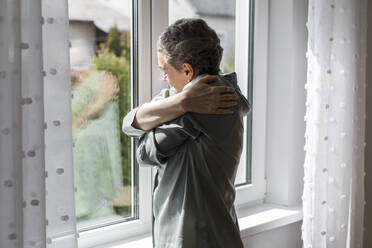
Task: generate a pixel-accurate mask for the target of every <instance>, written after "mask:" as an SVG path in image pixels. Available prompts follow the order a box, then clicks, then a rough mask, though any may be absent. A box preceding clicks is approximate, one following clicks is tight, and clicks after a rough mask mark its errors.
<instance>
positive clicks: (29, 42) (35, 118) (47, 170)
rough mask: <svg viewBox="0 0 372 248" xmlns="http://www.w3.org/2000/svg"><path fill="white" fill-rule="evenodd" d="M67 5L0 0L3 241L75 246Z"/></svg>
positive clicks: (9, 247)
mask: <svg viewBox="0 0 372 248" xmlns="http://www.w3.org/2000/svg"><path fill="white" fill-rule="evenodd" d="M67 13H68V12H67V0H43V1H41V0H35V1H34V0H0V247H4V248H5V247H6V248H12V247H17V248H18V247H46V246H48V247H69V248H70V247H71V248H73V247H77V242H76V225H75V205H74V184H73V182H74V180H73V166H72V138H71V119H70V116H71V109H70V99H71V90H70V81H69V80H70V76H69V75H70V74H69V58H68V54H69V52H68V49H69V44H68V16H67ZM62 116H63V118H62ZM66 116H67V117H69V118H66Z"/></svg>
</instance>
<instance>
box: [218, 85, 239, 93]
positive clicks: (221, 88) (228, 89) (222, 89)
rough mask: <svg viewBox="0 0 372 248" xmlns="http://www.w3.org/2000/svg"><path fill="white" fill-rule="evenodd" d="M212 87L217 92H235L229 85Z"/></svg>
mask: <svg viewBox="0 0 372 248" xmlns="http://www.w3.org/2000/svg"><path fill="white" fill-rule="evenodd" d="M212 88H213V91H214V92H215V93H218V94H224V93H232V92H235V88H234V87H230V86H213V87H212Z"/></svg>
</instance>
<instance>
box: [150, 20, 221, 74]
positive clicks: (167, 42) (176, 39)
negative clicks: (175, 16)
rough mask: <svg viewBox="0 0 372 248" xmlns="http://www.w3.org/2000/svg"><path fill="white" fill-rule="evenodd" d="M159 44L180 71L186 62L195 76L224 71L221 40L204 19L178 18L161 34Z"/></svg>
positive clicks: (167, 59)
mask: <svg viewBox="0 0 372 248" xmlns="http://www.w3.org/2000/svg"><path fill="white" fill-rule="evenodd" d="M157 46H158V52H160V53H161V54H162V55H163V56H164V57H165V60H166V61H167V63H169V64H170V65H172V66H173V67H175V68H176V69H178V70H180V69H181V65H182V64H183V63H185V62H186V63H189V64H190V65H191V66H192V67H193V68H194V70H195V72H196V73H195V74H196V75H195V76H197V75H200V74H204V73H207V74H213V75H216V74H218V73H219V72H220V62H221V58H222V53H223V48H222V47H221V45H220V39H219V38H218V36H217V34H216V32H215V31H214V30H213V29H212V28H210V27H209V26H208V24H207V23H206V22H205V21H203V20H202V19H193V18H190V19H180V20H177V21H176V22H175V23H173V24H172V25H170V26H169V27H167V28H166V29H165V31H164V32H163V33H162V34H161V35H160V37H159V40H158V43H157Z"/></svg>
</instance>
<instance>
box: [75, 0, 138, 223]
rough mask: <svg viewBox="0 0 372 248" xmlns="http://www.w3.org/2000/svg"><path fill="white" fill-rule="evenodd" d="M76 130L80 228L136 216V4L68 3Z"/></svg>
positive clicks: (118, 0)
mask: <svg viewBox="0 0 372 248" xmlns="http://www.w3.org/2000/svg"><path fill="white" fill-rule="evenodd" d="M69 16H70V42H71V48H70V62H71V83H72V95H73V98H72V114H73V116H72V125H73V127H72V128H73V139H74V173H75V186H76V193H75V200H76V216H77V219H78V226H79V227H83V228H87V227H89V228H93V227H97V226H100V225H104V224H110V223H112V222H113V221H117V220H122V219H123V217H134V216H133V214H132V213H133V212H134V210H133V206H134V202H133V198H132V195H133V192H132V191H133V190H134V187H133V182H132V169H131V141H130V139H129V138H128V137H127V136H125V135H124V134H123V133H122V132H121V124H122V120H121V119H122V117H123V116H125V114H126V113H127V112H129V110H130V108H131V75H130V73H131V62H130V60H131V52H130V51H131V50H130V34H131V27H130V25H131V22H130V20H131V1H129V0H105V1H103V0H69Z"/></svg>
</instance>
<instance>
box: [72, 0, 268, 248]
mask: <svg viewBox="0 0 372 248" xmlns="http://www.w3.org/2000/svg"><path fill="white" fill-rule="evenodd" d="M263 2H266V1H254V0H250V1H246V0H234V1H222V0H221V1H216V0H213V1H212V0H202V1H195V0H188V1H184V0H156V1H149V0H106V1H102V0H89V1H87V0H69V14H70V40H71V50H70V57H71V67H72V68H71V79H72V84H73V98H72V109H73V128H74V131H73V136H74V139H75V146H74V164H75V177H76V178H75V184H76V186H77V191H76V204H77V206H76V211H77V217H78V230H79V233H80V238H79V247H95V246H98V245H103V244H108V243H112V242H116V241H119V240H123V239H126V238H129V237H131V236H133V235H139V234H143V233H149V232H150V231H151V216H152V215H151V185H152V183H151V180H152V173H151V170H150V169H148V168H141V167H138V165H136V164H135V161H134V160H135V159H133V158H134V156H133V152H134V150H135V142H134V141H133V140H132V141H131V140H130V139H128V138H127V137H126V136H125V135H124V134H123V133H121V131H120V127H121V121H122V118H123V116H124V115H125V114H126V112H128V111H129V110H130V108H131V107H135V106H137V105H139V104H142V103H144V102H147V101H150V100H151V97H152V96H153V95H155V94H157V93H158V92H159V91H160V89H162V88H163V87H164V86H165V85H164V84H163V83H162V82H160V81H159V80H158V79H159V78H161V77H160V71H159V70H158V66H157V59H156V40H157V38H158V36H159V35H160V33H161V32H162V31H163V30H164V28H165V27H166V26H168V25H169V23H172V22H173V21H175V20H176V19H178V18H182V17H200V18H203V19H205V20H206V21H207V22H208V24H209V25H210V26H211V27H212V28H214V29H215V30H216V32H217V34H218V36H219V37H220V39H221V43H222V46H223V48H224V56H223V60H222V63H221V69H222V71H223V72H232V71H236V72H237V75H238V82H239V84H240V88H241V90H242V92H244V93H245V94H246V97H247V98H248V99H249V101H250V102H251V104H252V112H251V113H250V114H249V115H248V117H247V118H246V120H245V125H246V126H245V130H246V135H245V140H244V144H245V148H244V151H243V154H242V158H241V164H240V166H239V169H238V173H237V178H236V186H237V199H236V204H237V205H238V207H239V206H243V205H244V204H248V203H252V202H255V201H256V202H257V201H262V199H263V197H264V192H265V187H264V186H265V180H264V161H265V148H264V147H265V121H266V119H265V113H266V112H265V109H266V105H265V104H266V78H265V77H266V76H263V75H266V71H265V70H266V60H265V54H266V52H267V51H266V50H267V49H266V42H267V41H266V40H267V37H266V36H265V33H267V26H266V25H267V20H266V19H265V18H267V4H263ZM255 3H256V4H255ZM213 6H215V7H214V8H217V9H213V10H212V7H213ZM221 6H222V8H221ZM215 12H217V13H218V15H215V14H213V13H215ZM247 13H249V15H247ZM257 29H259V30H260V31H261V32H260V33H257V34H256V33H255V35H253V33H254V32H253V31H254V30H257ZM253 44H255V46H254V47H253ZM256 51H257V52H258V53H259V54H260V55H263V57H259V58H258V59H255V60H254V61H253V57H255V56H254V53H256ZM150 55H151V56H150ZM255 58H256V57H255ZM258 72H259V73H258ZM255 82H260V85H259V86H257V87H253V86H255V85H256V84H255ZM84 184H85V185H84ZM88 202H89V204H86V203H88ZM93 209H94V210H93ZM89 213H92V214H89ZM93 213H94V214H93Z"/></svg>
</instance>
